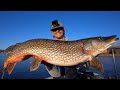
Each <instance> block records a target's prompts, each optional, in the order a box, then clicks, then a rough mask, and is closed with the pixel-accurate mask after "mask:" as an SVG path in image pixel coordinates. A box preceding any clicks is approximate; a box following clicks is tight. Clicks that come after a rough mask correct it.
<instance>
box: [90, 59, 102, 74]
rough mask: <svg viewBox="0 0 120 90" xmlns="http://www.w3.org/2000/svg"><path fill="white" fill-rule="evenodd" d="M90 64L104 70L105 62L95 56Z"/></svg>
mask: <svg viewBox="0 0 120 90" xmlns="http://www.w3.org/2000/svg"><path fill="white" fill-rule="evenodd" d="M90 66H92V67H94V68H95V69H97V70H99V71H101V72H104V67H103V64H102V63H101V62H100V61H99V60H97V58H93V59H92V60H91V61H90Z"/></svg>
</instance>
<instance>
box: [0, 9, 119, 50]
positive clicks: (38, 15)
mask: <svg viewBox="0 0 120 90" xmlns="http://www.w3.org/2000/svg"><path fill="white" fill-rule="evenodd" d="M55 19H57V20H58V21H60V22H62V23H63V25H64V28H65V31H66V32H65V35H66V37H67V38H68V39H69V40H76V39H82V38H88V37H94V36H110V35H117V36H118V37H119V38H120V11H0V49H5V48H7V47H8V46H10V45H13V44H15V43H19V42H23V41H26V40H29V39H33V38H48V39H54V38H53V37H52V34H51V31H50V26H51V21H52V20H55ZM117 45H119V46H120V42H118V43H117Z"/></svg>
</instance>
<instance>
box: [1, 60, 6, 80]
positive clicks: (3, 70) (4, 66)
mask: <svg viewBox="0 0 120 90" xmlns="http://www.w3.org/2000/svg"><path fill="white" fill-rule="evenodd" d="M7 65H8V63H7V62H5V63H4V65H3V68H2V71H1V73H2V77H1V79H3V78H4V72H5V69H6V68H7Z"/></svg>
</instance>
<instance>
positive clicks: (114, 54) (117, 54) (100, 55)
mask: <svg viewBox="0 0 120 90" xmlns="http://www.w3.org/2000/svg"><path fill="white" fill-rule="evenodd" d="M99 56H113V54H101V55H99ZM114 56H120V54H114Z"/></svg>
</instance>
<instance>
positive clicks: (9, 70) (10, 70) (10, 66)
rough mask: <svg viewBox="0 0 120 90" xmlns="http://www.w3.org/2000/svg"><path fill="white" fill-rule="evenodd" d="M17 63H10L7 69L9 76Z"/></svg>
mask: <svg viewBox="0 0 120 90" xmlns="http://www.w3.org/2000/svg"><path fill="white" fill-rule="evenodd" d="M16 63H17V62H14V63H10V64H9V65H8V66H7V69H8V74H9V75H10V74H11V73H12V71H13V69H14V67H15V65H16Z"/></svg>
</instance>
